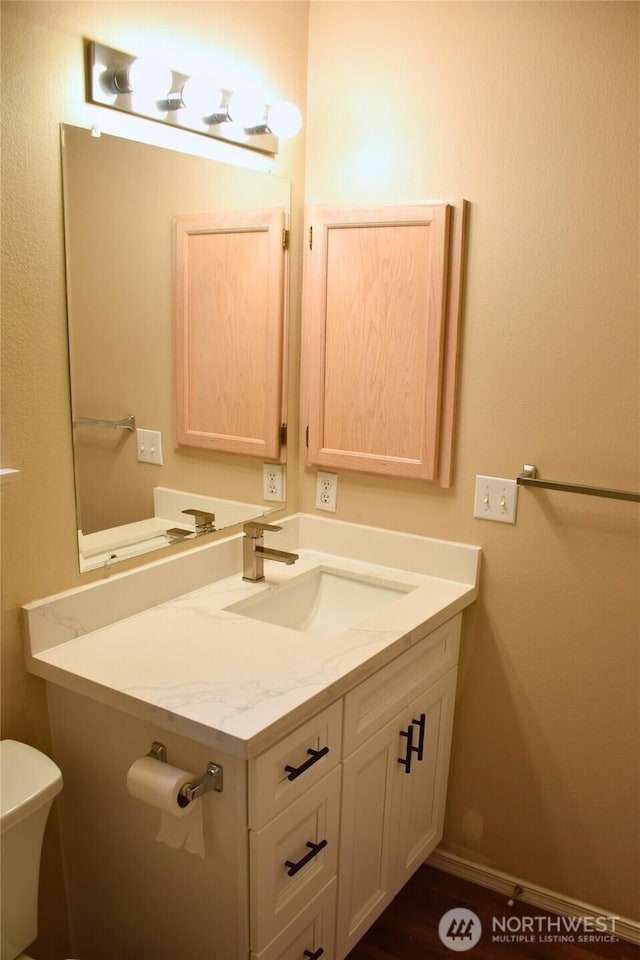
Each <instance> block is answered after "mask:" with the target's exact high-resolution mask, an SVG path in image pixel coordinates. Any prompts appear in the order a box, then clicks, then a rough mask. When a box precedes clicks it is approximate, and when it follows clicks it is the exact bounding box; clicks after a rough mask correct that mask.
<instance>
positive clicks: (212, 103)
mask: <svg viewBox="0 0 640 960" xmlns="http://www.w3.org/2000/svg"><path fill="white" fill-rule="evenodd" d="M180 95H181V99H182V102H183V104H184V106H185V109H186V110H188V111H189V112H190V113H197V114H199V115H200V116H201V117H204V116H208V115H211V114H213V113H215V112H216V110H217V109H218V107H219V106H220V101H221V100H222V90H221V88H220V84H216V83H215V82H214V81H213V80H209V79H208V78H207V77H190V78H189V79H188V80H187V81H186V83H185V84H184V86H183V87H182V91H181V94H180Z"/></svg>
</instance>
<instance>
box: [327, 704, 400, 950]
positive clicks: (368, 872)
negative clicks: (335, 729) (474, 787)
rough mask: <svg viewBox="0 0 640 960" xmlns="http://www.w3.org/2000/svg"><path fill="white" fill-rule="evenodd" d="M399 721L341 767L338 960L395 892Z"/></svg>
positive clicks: (370, 741) (388, 724) (384, 729)
mask: <svg viewBox="0 0 640 960" xmlns="http://www.w3.org/2000/svg"><path fill="white" fill-rule="evenodd" d="M401 720H402V715H400V714H399V715H398V716H396V717H394V718H393V719H392V720H391V721H389V723H387V724H386V725H385V726H384V727H382V729H381V730H379V731H378V733H377V734H375V735H374V736H373V737H371V738H370V739H369V740H367V741H366V743H364V744H363V745H362V746H361V747H359V749H358V750H356V751H354V752H353V753H352V754H351V756H349V757H348V758H347V759H346V760H345V761H343V764H342V778H343V779H342V820H341V839H340V860H339V867H338V919H337V933H336V958H337V960H341V958H343V957H345V956H346V955H347V953H348V952H349V950H351V949H352V948H353V947H354V946H355V944H356V943H357V942H358V940H359V939H360V938H361V937H362V936H363V935H364V933H365V932H366V931H367V930H368V929H369V927H370V926H371V924H372V923H373V922H374V920H376V918H377V917H379V916H380V914H381V913H382V911H383V910H384V909H385V908H386V907H387V906H388V904H389V903H390V901H391V899H392V897H393V896H394V893H395V890H394V880H393V865H394V860H395V845H396V843H397V830H398V818H397V816H396V815H395V813H394V811H396V810H397V809H398V807H399V800H400V797H399V790H400V787H401V783H402V781H401V779H400V777H399V776H398V771H399V770H400V765H399V764H398V758H399V756H400V750H401V738H400V725H401Z"/></svg>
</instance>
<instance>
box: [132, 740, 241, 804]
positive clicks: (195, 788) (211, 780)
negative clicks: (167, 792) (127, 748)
mask: <svg viewBox="0 0 640 960" xmlns="http://www.w3.org/2000/svg"><path fill="white" fill-rule="evenodd" d="M147 756H148V757H153V759H154V760H159V761H160V762H161V763H167V748H166V747H165V745H164V743H160V742H159V741H158V740H154V741H153V743H152V744H151V749H150V750H149V753H148V754H147ZM223 783H224V781H223V772H222V767H221V766H220V764H219V763H213V762H211V763H209V764H207V769H206V770H205V772H204V773H203V775H202V776H201V777H199V778H198V779H197V780H192V781H190V782H189V783H185V784H184V786H183V787H182V789H181V790H180V794H179V797H180V799H179V800H178V803H180V805H181V806H186V805H187V804H188V803H191V801H192V800H196V799H197V798H198V797H201V796H202V794H203V793H206V792H207V790H215V791H216V792H217V793H222V788H223ZM181 800H182V803H181Z"/></svg>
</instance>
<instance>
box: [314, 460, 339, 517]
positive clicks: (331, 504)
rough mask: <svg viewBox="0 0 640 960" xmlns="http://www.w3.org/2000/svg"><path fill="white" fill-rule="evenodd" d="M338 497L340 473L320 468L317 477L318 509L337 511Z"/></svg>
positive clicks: (330, 511)
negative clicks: (325, 471)
mask: <svg viewBox="0 0 640 960" xmlns="http://www.w3.org/2000/svg"><path fill="white" fill-rule="evenodd" d="M337 498H338V475H337V474H336V473H323V472H322V471H321V470H319V471H318V477H317V479H316V509H317V510H327V511H328V512H329V513H335V512H336V502H337Z"/></svg>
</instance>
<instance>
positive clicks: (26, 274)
mask: <svg viewBox="0 0 640 960" xmlns="http://www.w3.org/2000/svg"><path fill="white" fill-rule="evenodd" d="M307 14H308V10H307V5H306V3H300V4H290V3H287V2H255V3H253V2H243V3H235V2H224V0H221V2H217V0H216V2H206V3H201V2H190V0H182V2H175V3H170V2H164V3H156V2H153V0H142V2H127V3H119V2H113V3H112V2H100V3H92V2H78V3H76V2H63V3H58V2H42V3H41V2H31V0H30V2H24V3H22V2H18V3H14V2H6V3H4V2H3V3H2V101H3V102H2V139H3V143H2V207H3V209H2V216H3V231H2V246H3V251H2V252H3V269H2V285H3V291H2V293H3V304H2V307H3V317H2V323H3V329H2V333H3V353H2V368H3V369H2V380H3V395H2V419H3V424H2V427H3V429H2V465H3V466H10V467H14V468H18V469H19V470H20V471H21V473H20V477H19V479H17V480H15V481H14V482H13V483H12V485H11V486H10V487H8V488H6V489H3V492H2V550H3V554H2V561H3V562H2V581H3V583H2V590H3V597H2V736H3V737H14V738H17V739H24V740H26V741H28V742H30V743H32V744H34V745H35V746H38V747H41V748H43V749H49V747H50V743H49V731H48V723H47V718H46V703H45V696H44V685H43V684H41V682H40V681H38V680H36V679H34V678H32V677H29V676H28V675H27V674H26V673H25V671H24V669H23V659H22V636H21V632H20V625H19V608H20V605H21V604H23V603H26V602H28V601H29V600H33V599H36V598H37V597H43V596H47V595H48V594H51V593H54V592H57V591H59V590H64V589H67V588H69V587H72V586H74V585H76V584H80V583H86V582H88V580H91V579H95V578H96V577H97V576H100V574H85V575H84V576H83V577H81V576H80V574H79V573H78V560H77V547H76V533H75V527H76V523H75V507H74V486H73V466H72V459H71V427H70V409H69V384H68V373H67V334H66V313H65V283H64V250H63V232H62V191H61V171H60V130H59V125H60V123H71V124H75V125H78V126H85V127H89V126H91V125H92V124H93V123H96V124H98V125H99V126H100V127H101V129H102V130H103V131H104V132H106V133H113V134H115V135H119V136H131V137H134V138H139V139H141V140H146V141H148V142H158V143H163V144H164V145H165V146H169V147H172V148H174V149H183V150H185V151H188V152H194V153H196V152H197V153H200V154H201V155H204V156H210V157H212V158H214V159H219V160H224V161H226V162H231V163H238V164H241V165H250V166H253V167H254V168H255V169H259V170H266V169H272V171H273V173H274V174H275V175H276V176H279V177H287V178H289V179H291V181H292V183H293V184H294V187H293V191H292V194H293V218H292V226H293V227H294V228H295V229H298V231H299V229H300V224H301V205H302V196H303V190H304V166H303V161H304V138H303V137H297V138H296V139H294V140H292V141H289V142H288V143H286V144H283V145H282V146H281V150H280V153H279V155H278V157H277V158H276V159H275V160H267V159H265V158H263V157H262V156H260V155H258V154H254V153H252V152H250V151H246V150H242V149H240V148H237V147H233V146H229V145H226V144H218V143H215V142H213V141H208V140H206V139H205V138H203V137H198V136H196V135H192V134H187V133H183V132H181V131H170V132H169V135H167V134H166V131H164V128H162V127H161V126H160V125H158V124H153V123H149V122H148V121H137V120H136V119H135V118H131V117H123V116H121V115H120V114H118V113H116V112H115V111H111V110H106V109H104V108H98V107H92V106H90V105H87V104H85V103H84V55H83V43H82V38H83V37H87V38H90V39H94V40H98V41H101V42H103V43H106V44H109V45H113V46H114V47H117V48H119V49H121V50H125V51H129V50H131V51H134V52H143V51H144V49H145V48H147V49H148V48H149V47H155V48H156V49H158V51H160V52H162V50H163V49H164V50H166V51H167V60H168V61H169V63H170V64H171V65H172V66H174V67H175V68H176V69H180V70H183V71H184V72H197V71H198V70H203V69H204V68H205V67H207V66H208V67H209V69H210V68H211V64H212V63H213V64H216V65H219V66H220V70H221V72H222V74H223V75H224V76H225V77H227V78H228V79H229V83H230V86H233V85H236V86H237V85H239V83H240V82H241V79H242V77H243V76H244V77H245V78H246V79H245V81H244V82H245V83H247V82H249V81H253V82H254V83H255V84H256V85H258V86H261V87H263V88H264V89H265V90H266V91H268V93H269V94H270V95H271V96H273V97H282V98H284V99H290V100H292V101H294V102H295V103H298V104H300V105H301V106H304V102H305V98H306V44H307ZM290 261H291V263H290V267H291V279H292V303H293V305H294V307H293V310H292V314H293V328H294V336H293V355H294V357H295V354H296V352H297V333H296V331H297V330H298V328H299V306H298V307H297V313H296V307H295V305H296V304H299V302H300V292H299V290H300V257H299V256H298V252H297V250H292V252H291V257H290ZM289 373H290V378H291V387H292V389H293V391H294V395H295V393H296V391H297V370H296V367H295V365H294V364H293V363H292V365H291V368H290V371H289ZM293 416H294V419H295V405H294V407H293ZM296 433H297V431H296V427H295V422H294V428H293V430H292V434H293V437H294V441H295V437H296ZM289 449H290V455H291V454H293V455H294V456H295V453H296V443H295V442H294V443H293V444H291V445H290V448H289ZM239 469H241V468H239ZM292 488H293V497H292V498H291V499H292V502H293V504H294V506H295V485H294V484H292ZM132 565H134V563H133V562H130V563H129V564H128V566H132ZM126 567H127V564H121V565H120V569H126ZM46 842H47V850H46V854H45V857H44V860H43V873H44V881H45V895H44V896H43V897H42V898H41V900H42V903H44V905H45V909H46V908H47V907H48V908H49V910H48V911H47V915H46V916H44V917H43V919H42V922H41V934H42V935H41V938H40V941H39V944H38V948H39V949H38V952H37V956H38V957H41V958H42V960H47V958H49V957H51V958H57V957H60V956H68V952H66V951H67V950H68V947H65V941H64V930H63V929H62V928H61V925H60V924H59V923H57V922H56V920H57V918H59V917H60V916H61V915H62V914H63V909H64V908H63V905H62V904H61V901H60V896H61V894H60V891H61V889H62V884H61V882H60V865H59V861H58V858H57V856H56V849H55V836H54V834H53V833H50V832H48V834H47V841H46ZM34 952H35V949H34Z"/></svg>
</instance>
